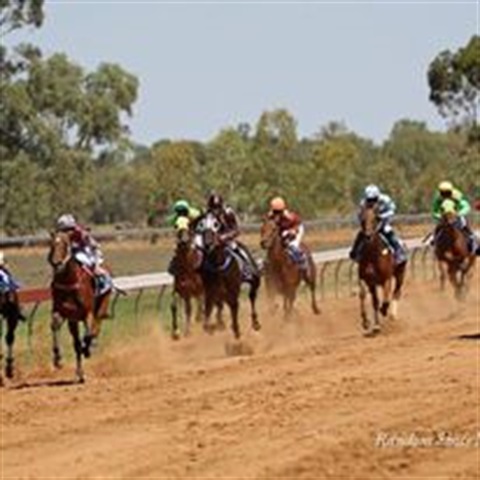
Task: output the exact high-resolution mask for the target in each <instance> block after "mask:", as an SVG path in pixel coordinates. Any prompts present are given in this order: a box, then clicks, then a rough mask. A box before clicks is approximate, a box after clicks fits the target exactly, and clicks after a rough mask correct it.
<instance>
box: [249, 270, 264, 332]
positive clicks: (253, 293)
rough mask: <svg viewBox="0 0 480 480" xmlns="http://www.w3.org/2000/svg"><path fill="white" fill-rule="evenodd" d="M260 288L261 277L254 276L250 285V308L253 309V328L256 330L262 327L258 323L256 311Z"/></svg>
mask: <svg viewBox="0 0 480 480" xmlns="http://www.w3.org/2000/svg"><path fill="white" fill-rule="evenodd" d="M259 288H260V277H258V276H254V277H253V279H252V282H251V283H250V291H249V292H248V298H249V299H250V308H251V318H252V328H253V329H254V330H257V331H258V330H260V328H262V326H261V325H260V322H259V321H258V313H257V309H256V300H257V293H258V289H259Z"/></svg>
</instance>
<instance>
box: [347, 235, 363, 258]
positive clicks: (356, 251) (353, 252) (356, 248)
mask: <svg viewBox="0 0 480 480" xmlns="http://www.w3.org/2000/svg"><path fill="white" fill-rule="evenodd" d="M362 240H363V236H362V232H358V233H357V236H356V237H355V240H354V242H353V245H352V248H351V249H350V252H349V254H348V256H349V257H350V259H351V260H353V261H354V262H358V261H360V258H359V257H360V250H361V246H362Z"/></svg>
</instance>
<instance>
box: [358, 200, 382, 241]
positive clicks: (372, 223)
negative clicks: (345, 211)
mask: <svg viewBox="0 0 480 480" xmlns="http://www.w3.org/2000/svg"><path fill="white" fill-rule="evenodd" d="M360 225H361V228H362V233H363V235H364V237H365V238H366V239H371V238H372V237H373V236H374V235H375V233H376V232H377V227H378V216H377V207H376V205H375V204H371V203H366V204H365V205H364V206H363V208H362V210H361V212H360Z"/></svg>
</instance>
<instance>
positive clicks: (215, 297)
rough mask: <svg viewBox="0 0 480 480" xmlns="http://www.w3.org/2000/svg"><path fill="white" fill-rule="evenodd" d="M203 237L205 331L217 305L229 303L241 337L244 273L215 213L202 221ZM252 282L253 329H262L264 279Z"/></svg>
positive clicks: (235, 332)
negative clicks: (259, 297) (258, 305)
mask: <svg viewBox="0 0 480 480" xmlns="http://www.w3.org/2000/svg"><path fill="white" fill-rule="evenodd" d="M201 224H202V227H201V235H202V241H203V247H204V258H203V263H202V269H201V272H202V280H203V285H204V288H205V328H206V330H209V329H210V325H209V323H210V316H211V314H212V310H213V307H214V305H219V304H224V303H226V304H227V305H228V306H229V308H230V313H231V317H232V331H233V334H234V336H235V338H236V339H238V338H240V326H239V323H238V313H239V307H240V289H241V285H242V271H241V267H240V265H239V263H238V261H237V260H236V258H235V256H234V255H233V254H232V253H231V252H230V251H229V248H228V245H226V244H225V243H224V242H222V241H221V239H220V235H219V230H220V222H219V221H218V219H217V218H216V216H215V215H213V214H212V213H207V214H206V215H205V216H204V218H203V219H202V220H201ZM249 283H250V290H249V294H248V296H249V299H250V305H251V320H252V328H253V329H254V330H259V329H260V328H261V326H260V322H259V321H258V314H257V311H256V306H255V302H256V298H257V292H258V289H259V287H260V277H257V276H255V277H254V278H253V280H252V281H250V282H249Z"/></svg>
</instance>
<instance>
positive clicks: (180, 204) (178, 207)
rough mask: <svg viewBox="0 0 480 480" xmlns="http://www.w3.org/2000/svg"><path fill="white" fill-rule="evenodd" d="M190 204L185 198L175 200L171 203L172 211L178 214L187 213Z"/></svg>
mask: <svg viewBox="0 0 480 480" xmlns="http://www.w3.org/2000/svg"><path fill="white" fill-rule="evenodd" d="M189 210H190V205H189V203H188V202H187V201H186V200H177V201H176V202H175V204H174V205H173V211H174V212H175V213H176V214H178V215H188V212H189Z"/></svg>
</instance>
